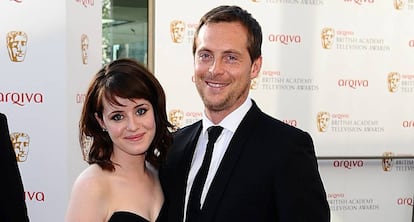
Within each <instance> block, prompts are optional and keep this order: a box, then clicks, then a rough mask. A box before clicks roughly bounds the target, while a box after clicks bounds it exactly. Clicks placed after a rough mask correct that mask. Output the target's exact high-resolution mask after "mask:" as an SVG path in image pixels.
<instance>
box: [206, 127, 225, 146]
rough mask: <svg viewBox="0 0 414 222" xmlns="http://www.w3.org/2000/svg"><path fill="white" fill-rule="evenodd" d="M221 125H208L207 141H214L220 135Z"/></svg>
mask: <svg viewBox="0 0 414 222" xmlns="http://www.w3.org/2000/svg"><path fill="white" fill-rule="evenodd" d="M222 130H223V127H221V126H210V127H209V128H208V129H207V132H208V142H209V143H214V142H216V140H217V138H218V137H219V136H220V134H221V131H222Z"/></svg>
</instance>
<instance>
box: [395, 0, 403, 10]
mask: <svg viewBox="0 0 414 222" xmlns="http://www.w3.org/2000/svg"><path fill="white" fill-rule="evenodd" d="M404 5H405V3H404V0H394V8H395V9H397V10H401V9H403V8H404Z"/></svg>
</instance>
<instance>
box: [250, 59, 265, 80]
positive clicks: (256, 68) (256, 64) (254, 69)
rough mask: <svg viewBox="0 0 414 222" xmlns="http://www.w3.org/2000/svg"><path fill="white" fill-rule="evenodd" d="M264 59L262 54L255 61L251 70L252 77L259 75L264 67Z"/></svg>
mask: <svg viewBox="0 0 414 222" xmlns="http://www.w3.org/2000/svg"><path fill="white" fill-rule="evenodd" d="M262 61H263V59H262V56H260V57H259V58H257V59H256V60H255V61H253V64H252V68H251V70H250V79H254V78H256V77H257V76H259V72H260V69H261V68H262Z"/></svg>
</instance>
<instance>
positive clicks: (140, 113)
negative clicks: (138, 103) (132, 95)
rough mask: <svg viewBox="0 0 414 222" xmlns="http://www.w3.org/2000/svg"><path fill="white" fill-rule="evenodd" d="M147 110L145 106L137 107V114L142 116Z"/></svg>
mask: <svg viewBox="0 0 414 222" xmlns="http://www.w3.org/2000/svg"><path fill="white" fill-rule="evenodd" d="M147 111H148V110H147V109H144V108H139V109H137V114H138V116H142V115H144V114H145V113H146V112H147Z"/></svg>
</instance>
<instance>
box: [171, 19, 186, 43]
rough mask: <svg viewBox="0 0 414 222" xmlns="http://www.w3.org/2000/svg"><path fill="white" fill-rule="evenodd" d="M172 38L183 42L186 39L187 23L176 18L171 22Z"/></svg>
mask: <svg viewBox="0 0 414 222" xmlns="http://www.w3.org/2000/svg"><path fill="white" fill-rule="evenodd" d="M170 33H171V39H172V41H173V42H174V43H181V42H183V40H184V34H185V23H184V22H183V21H180V20H174V21H172V22H171V23H170Z"/></svg>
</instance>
